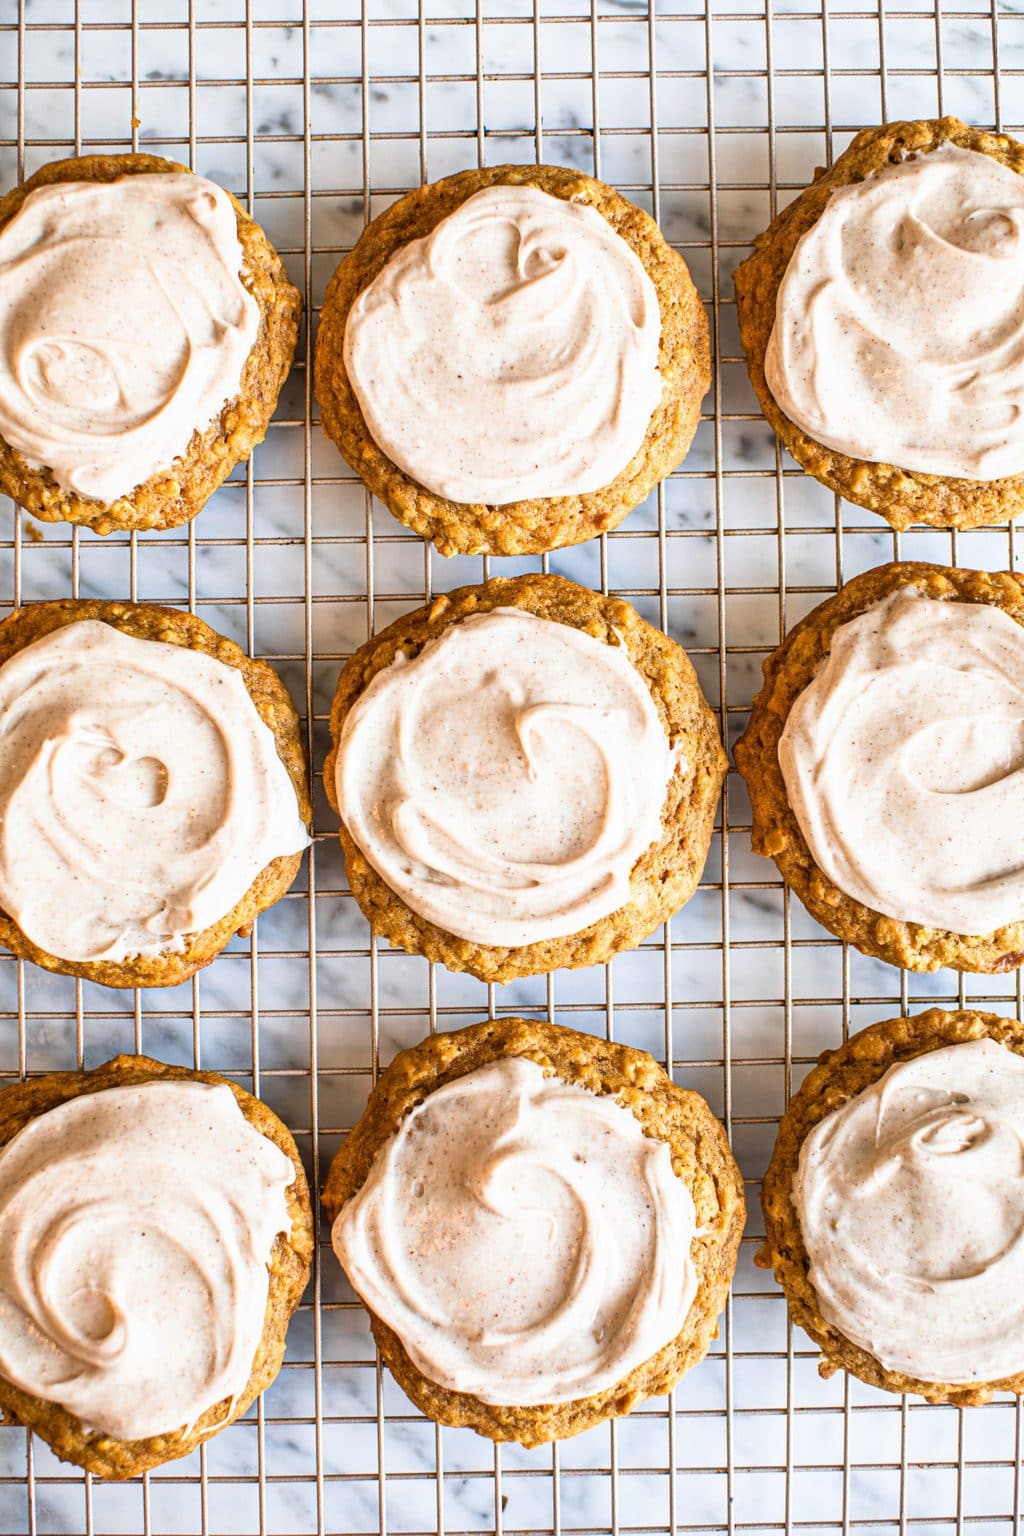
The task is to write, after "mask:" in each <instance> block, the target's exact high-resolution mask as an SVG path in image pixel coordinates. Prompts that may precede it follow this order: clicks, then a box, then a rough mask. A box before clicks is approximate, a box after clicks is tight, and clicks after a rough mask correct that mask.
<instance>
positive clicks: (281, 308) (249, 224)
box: [0, 154, 302, 534]
mask: <svg viewBox="0 0 1024 1536" xmlns="http://www.w3.org/2000/svg"><path fill="white" fill-rule="evenodd" d="M187 174H188V171H187V167H185V166H181V165H178V164H176V163H175V162H174V161H172V160H164V159H160V158H159V157H157V156H155V155H145V154H131V155H83V156H81V157H79V158H78V159H69V160H56V161H53V162H52V163H51V164H49V165H44V166H43V167H42V168H41V169H40V170H38V171H37V172H36V173H35V175H33V176H31V177H30V178H29V180H28V181H27V182H25V184H24V185H23V186H21V187H17V188H16V189H15V190H14V191H12V192H8V193H7V195H6V197H4V198H2V199H0V233H2V231H3V230H4V228H5V227H6V226H7V225H8V224H9V223H10V221H11V220H12V219H13V218H14V217H15V215H16V214H17V213H18V212H19V211H20V210H21V208H22V206H23V204H24V203H25V199H26V198H27V197H28V196H29V194H30V193H33V192H36V191H37V190H39V189H41V188H54V187H56V186H58V185H60V184H62V183H112V182H117V181H119V180H121V179H122V178H131V177H134V176H154V175H170V176H174V175H187ZM199 185H200V186H202V185H204V184H203V183H202V182H201V181H200V182H199ZM225 196H226V197H228V198H229V199H230V205H231V208H232V209H233V210H234V215H235V219H236V221H237V238H238V243H239V244H240V245H241V249H242V253H243V257H244V266H243V268H242V271H241V274H240V276H241V282H242V286H243V287H244V289H245V290H246V291H247V293H248V294H249V295H250V296H251V299H252V300H253V301H254V302H255V305H256V307H257V309H258V316H257V321H258V329H257V330H256V333H255V341H254V343H253V344H252V347H251V350H250V351H249V354H248V357H247V359H246V360H245V361H244V366H243V368H242V374H241V379H240V381H239V383H238V387H237V389H235V390H234V395H233V398H230V399H228V401H227V403H226V404H224V405H223V407H222V408H221V409H219V410H218V412H217V414H216V417H215V419H213V420H210V421H209V422H208V424H207V423H205V422H204V423H201V424H199V425H198V426H194V427H193V428H192V429H191V433H190V435H187V436H186V440H185V441H184V442H182V443H181V444H180V446H179V447H178V448H177V450H176V453H175V457H174V459H173V462H172V463H169V464H166V465H163V466H161V467H159V468H157V469H156V470H155V471H149V472H147V473H146V478H145V479H144V480H143V481H142V483H139V484H136V485H135V487H134V488H133V489H131V490H129V491H127V492H123V493H118V494H116V495H115V496H113V497H112V498H110V499H103V498H98V497H97V496H95V495H92V494H83V493H82V492H80V491H79V490H76V489H74V488H73V487H72V486H71V485H69V484H58V482H57V479H56V478H55V477H54V474H53V472H52V469H51V468H50V467H47V466H46V465H43V466H42V467H39V465H38V463H37V462H33V463H30V462H28V460H27V459H26V457H24V456H23V454H22V453H20V452H18V451H17V450H16V449H15V448H14V447H12V446H11V444H10V443H8V442H6V441H5V440H4V439H3V438H2V437H0V491H2V492H4V493H5V494H6V495H8V496H10V497H12V498H13V499H14V501H16V502H17V503H18V504H19V506H21V507H24V509H25V510H26V511H27V512H29V513H31V515H32V516H33V517H36V518H39V519H40V520H41V521H43V522H70V523H79V524H81V525H82V526H83V527H87V528H91V529H92V530H93V532H94V533H99V534H107V533H113V532H115V531H118V530H126V531H135V530H143V529H164V528H176V527H178V526H180V525H181V524H182V523H187V522H189V521H190V519H191V518H193V517H195V515H196V513H197V512H198V511H199V510H200V509H201V508H202V506H203V505H204V503H205V502H206V501H208V500H209V498H210V496H211V495H212V494H213V492H214V491H215V490H216V489H217V487H218V486H219V485H220V484H221V482H222V481H223V480H225V479H226V478H227V476H228V475H229V474H230V473H231V471H232V470H233V469H234V467H235V465H236V464H240V463H242V462H243V461H244V460H245V459H247V458H248V457H249V455H250V453H251V452H252V449H253V448H254V446H255V445H256V444H257V443H259V442H262V440H263V438H264V436H265V435H266V431H267V426H268V423H269V421H270V418H271V416H272V415H273V413H274V409H275V407H276V405H277V399H278V395H279V394H280V391H281V387H282V385H283V383H284V381H285V379H286V377H287V375H288V372H289V370H290V368H291V364H292V357H293V355H294V352H295V343H296V339H297V336H298V325H299V317H300V315H301V311H302V300H301V297H300V295H299V293H298V291H297V290H296V289H295V287H294V286H293V285H292V283H291V282H290V281H289V279H288V276H287V273H286V272H285V269H284V266H283V264H282V262H281V258H280V257H279V256H278V254H277V252H276V251H275V250H274V248H273V246H272V245H271V244H270V242H269V240H268V239H267V237H266V235H265V234H264V233H263V230H262V229H261V228H260V226H259V225H258V224H257V223H256V222H255V221H254V220H253V219H252V218H250V216H249V215H248V214H247V213H246V212H245V210H244V209H243V208H242V206H241V204H240V203H239V202H238V201H237V200H236V199H235V198H233V197H231V195H230V193H225ZM93 247H94V249H93V250H91V251H90V252H89V259H88V260H87V261H86V262H85V264H84V272H83V275H82V278H81V280H82V281H84V282H88V281H91V280H93V279H92V277H91V276H90V274H91V273H92V272H93V271H94V268H93V267H91V266H90V265H89V262H90V261H98V259H99V258H98V256H97V255H96V254H95V242H93ZM95 270H96V271H98V270H99V269H98V268H96V269H95ZM140 281H141V279H140ZM131 284H132V278H131V276H130V275H129V277H128V278H126V280H125V287H126V289H127V290H128V291H126V292H124V293H122V294H121V295H120V297H119V299H118V300H117V301H116V302H117V303H119V304H120V305H121V306H123V305H125V304H128V303H130V301H131ZM161 292H163V290H161ZM26 302H28V301H26ZM222 318H223V317H222ZM73 340H74V338H73V337H72V341H73ZM58 341H60V338H58ZM44 344H45V343H44V342H41V343H40V345H44ZM60 344H61V345H63V342H61V343H60ZM37 351H38V347H37ZM48 358H49V354H47V356H46V357H44V358H43V365H44V366H47V367H49V366H50V363H49V361H48ZM58 361H59V363H60V364H61V366H65V367H67V368H69V369H71V368H73V367H86V368H94V367H95V364H94V363H88V362H87V363H82V362H81V361H80V360H78V361H75V360H74V359H73V360H72V361H71V362H67V361H66V359H64V358H63V357H61V358H59V359H58ZM140 377H141V378H142V379H143V380H144V379H145V378H146V370H145V368H142V369H141V370H140ZM108 383H109V380H106V379H98V380H95V381H94V382H93V384H92V385H91V387H90V389H89V390H88V391H87V397H88V396H89V395H91V396H92V397H93V398H95V399H97V400H98V401H100V402H101V403H102V397H103V391H104V389H105V388H106V386H107V384H108ZM51 387H53V388H56V385H54V386H51ZM131 404H132V407H133V408H135V407H136V406H137V407H138V412H139V415H140V419H141V418H143V417H146V416H147V414H148V415H149V416H151V417H156V416H158V415H159V413H160V410H161V408H162V406H161V401H160V400H159V399H157V398H156V397H154V399H153V401H148V400H147V401H145V402H131ZM97 410H99V405H98V406H97ZM109 430H110V433H111V435H112V436H113V438H114V439H115V440H116V439H117V437H118V433H117V432H116V431H113V429H112V428H111V429H109ZM185 430H186V433H188V432H189V429H188V428H187V427H186V429H185ZM89 435H90V429H89V427H88V426H83V427H82V429H81V437H82V453H83V455H84V454H87V451H88V450H87V444H88V441H89Z"/></svg>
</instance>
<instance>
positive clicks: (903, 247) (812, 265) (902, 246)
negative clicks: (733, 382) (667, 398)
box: [765, 145, 1024, 480]
mask: <svg viewBox="0 0 1024 1536" xmlns="http://www.w3.org/2000/svg"><path fill="white" fill-rule="evenodd" d="M765 378H766V379H767V382H768V388H769V389H770V390H771V392H772V394H773V395H774V396H775V399H776V400H777V401H778V403H779V405H780V406H781V408H782V410H783V411H784V412H785V413H786V415H787V416H788V417H789V418H790V420H791V421H794V422H796V424H797V425H798V426H799V427H802V428H803V430H804V431H805V432H807V433H808V434H809V435H810V436H811V437H813V438H815V439H816V440H817V441H818V442H820V443H824V444H825V445H826V446H827V447H829V448H837V449H839V451H840V452H842V453H846V454H849V455H850V456H851V457H852V458H855V459H866V460H869V461H871V462H876V463H877V462H884V463H888V464H896V465H899V466H900V467H901V468H903V469H911V470H920V471H924V472H925V473H928V474H933V475H952V476H960V477H962V478H965V479H969V480H995V479H997V478H998V477H999V476H1001V475H1016V474H1020V473H1021V471H1022V470H1024V177H1021V176H1018V175H1017V174H1016V173H1015V172H1014V171H1011V170H1009V169H1008V168H1007V167H1006V166H1004V165H1000V164H999V162H998V161H996V160H993V159H992V157H991V156H990V155H983V154H978V153H977V152H975V151H974V150H969V149H960V148H958V147H957V146H955V145H943V146H942V147H940V148H939V149H936V150H933V151H932V152H931V153H930V154H927V155H920V156H914V157H913V158H911V159H907V160H904V161H903V162H902V163H901V164H899V165H893V166H887V167H886V169H885V170H883V171H878V172H876V173H875V174H874V175H871V176H868V177H866V178H865V180H864V181H859V182H855V183H853V184H852V185H851V186H847V187H841V188H839V189H838V190H837V191H835V192H833V193H832V195H831V196H830V198H829V200H828V202H827V204H826V205H825V209H824V211H823V213H822V214H821V217H820V218H819V219H818V221H817V223H816V224H814V225H813V227H812V228H811V229H809V230H808V232H807V233H806V234H805V235H804V236H803V238H802V239H801V240H800V242H799V244H798V245H797V247H796V249H795V251H794V252H793V255H792V258H791V259H790V263H789V266H788V268H787V269H786V274H785V277H784V278H783V281H782V283H781V285H780V287H779V291H778V299H777V303H776V312H775V327H774V329H773V331H772V334H771V339H770V340H769V343H768V350H767V353H766V356H765Z"/></svg>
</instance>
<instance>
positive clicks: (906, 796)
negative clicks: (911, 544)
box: [735, 562, 1024, 971]
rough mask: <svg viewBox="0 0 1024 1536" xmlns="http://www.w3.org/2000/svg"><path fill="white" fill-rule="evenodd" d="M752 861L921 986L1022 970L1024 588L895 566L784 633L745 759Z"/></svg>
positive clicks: (868, 576)
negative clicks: (940, 972) (923, 978)
mask: <svg viewBox="0 0 1024 1536" xmlns="http://www.w3.org/2000/svg"><path fill="white" fill-rule="evenodd" d="M735 759H736V766H737V768H738V769H739V771H740V773H741V774H742V775H743V778H744V779H745V780H746V784H747V789H748V791H749V794H750V802H751V807H752V811H753V829H752V842H753V847H754V851H755V853H760V854H764V855H766V856H768V857H770V858H773V859H774V860H775V862H776V864H777V865H778V867H779V871H780V873H781V874H782V877H783V879H784V880H785V881H786V883H787V885H789V886H791V887H792V889H793V891H794V892H795V893H796V895H797V896H799V897H800V900H801V901H802V902H803V903H804V905H805V907H807V909H808V911H809V912H810V913H811V915H812V916H813V917H815V918H816V919H817V920H818V922H819V923H821V924H823V925H824V927H826V928H828V929H829V931H830V932H832V933H834V934H836V935H837V936H838V937H839V938H840V939H844V940H848V941H849V942H850V943H851V944H854V945H856V947H857V948H858V949H859V950H861V951H863V953H864V954H868V955H874V956H877V958H878V959H880V960H886V961H888V962H889V963H890V964H891V965H899V966H906V967H907V968H908V969H910V970H914V971H934V970H937V969H938V968H939V967H940V966H952V967H954V968H955V969H956V970H961V971H1009V970H1014V969H1016V968H1017V967H1018V966H1020V965H1021V964H1022V963H1024V832H1022V831H1021V830H1020V817H1019V814H1018V808H1019V804H1020V794H1021V783H1022V780H1024V579H1022V578H1021V577H1020V576H1017V575H1015V574H1013V573H1011V572H995V573H991V572H987V571H968V570H957V569H950V568H948V567H946V566H938V565H924V564H917V563H913V562H897V563H895V564H892V565H885V566H880V567H878V568H877V569H875V570H871V571H867V572H866V573H865V574H864V575H862V576H857V577H855V578H854V580H853V581H850V582H848V583H847V584H846V586H845V587H843V589H842V591H841V592H839V593H838V594H837V595H836V596H835V597H832V598H829V599H828V600H827V601H826V602H824V603H822V604H821V605H820V607H818V608H815V609H814V611H813V612H812V613H810V614H808V615H807V617H806V618H805V619H803V620H802V621H801V623H799V624H797V625H796V627H795V628H794V629H793V630H791V631H790V633H789V634H788V635H787V636H786V638H785V640H784V641H783V643H782V645H780V646H779V648H778V650H776V651H775V652H774V653H773V654H772V655H771V656H769V657H768V659H767V661H766V662H765V664H764V686H763V687H762V689H761V692H760V693H759V694H758V695H757V697H756V699H755V700H754V703H753V708H752V710H751V715H750V723H749V725H748V726H747V730H746V732H745V733H744V735H743V736H742V737H741V739H740V740H739V741H738V742H737V743H736V750H735Z"/></svg>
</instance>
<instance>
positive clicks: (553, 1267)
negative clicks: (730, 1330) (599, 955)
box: [332, 1056, 697, 1407]
mask: <svg viewBox="0 0 1024 1536" xmlns="http://www.w3.org/2000/svg"><path fill="white" fill-rule="evenodd" d="M695 1230H696V1216H695V1212H694V1205H693V1198H692V1196H691V1194H690V1191H689V1190H688V1189H687V1187H686V1185H685V1184H684V1183H683V1182H682V1180H681V1179H679V1178H677V1177H676V1175H675V1173H674V1172H673V1169H672V1154H671V1150H670V1148H669V1147H668V1144H667V1143H666V1142H662V1141H655V1140H654V1139H653V1138H651V1137H648V1136H645V1135H644V1133H643V1130H642V1128H641V1126H640V1122H639V1121H638V1120H637V1119H636V1118H635V1117H634V1116H633V1115H632V1114H631V1113H630V1112H629V1110H628V1109H623V1107H622V1106H621V1105H620V1104H617V1103H616V1102H615V1100H614V1099H613V1098H611V1097H608V1096H599V1095H597V1094H592V1093H589V1092H587V1090H586V1089H583V1088H577V1087H574V1086H571V1085H570V1084H568V1083H565V1082H562V1081H561V1079H560V1078H557V1077H546V1076H545V1075H544V1071H543V1069H542V1068H541V1067H539V1066H538V1065H537V1063H536V1062H534V1061H529V1060H526V1059H525V1058H522V1057H517V1056H513V1057H506V1058H504V1059H503V1060H501V1061H497V1062H493V1063H491V1064H490V1065H489V1066H486V1067H480V1068H478V1069H477V1070H476V1071H473V1072H469V1073H467V1074H466V1075H465V1076H464V1077H460V1078H457V1079H456V1080H455V1081H454V1082H450V1083H447V1084H445V1085H444V1086H443V1087H441V1088H437V1089H435V1090H434V1092H433V1093H431V1094H429V1095H428V1096H427V1098H426V1099H424V1101H423V1102H422V1103H421V1104H418V1105H417V1106H416V1108H415V1109H413V1110H412V1111H411V1112H410V1113H409V1114H408V1115H407V1116H406V1118H405V1120H404V1121H403V1122H402V1124H401V1126H400V1127H399V1129H398V1131H397V1133H396V1134H395V1135H394V1136H392V1137H391V1138H390V1139H389V1140H388V1141H387V1142H386V1143H385V1144H384V1146H383V1147H382V1148H381V1149H380V1151H379V1152H378V1154H377V1157H376V1159H375V1161H374V1163H373V1166H372V1168H371V1170H370V1173H369V1176H368V1177H367V1180H366V1183H365V1184H364V1185H363V1187H362V1189H361V1190H360V1191H359V1193H358V1194H357V1195H355V1196H354V1197H353V1198H352V1199H351V1200H350V1201H349V1202H348V1203H347V1204H346V1205H344V1206H343V1207H342V1209H341V1211H340V1212H339V1214H338V1216H337V1218H336V1219H335V1223H334V1229H333V1233H332V1242H333V1245H334V1251H335V1253H336V1254H337V1255H338V1258H339V1260H340V1261H341V1263H342V1265H343V1266H344V1268H345V1271H346V1273H347V1275H348V1277H349V1279H350V1280H351V1282H352V1284H353V1286H354V1287H355V1289H356V1290H357V1291H358V1293H359V1295H360V1296H361V1297H362V1299H363V1301H364V1302H365V1303H366V1305H367V1306H368V1307H369V1308H370V1309H371V1311H373V1312H374V1313H376V1314H377V1315H378V1316H379V1317H381V1318H383V1319H384V1321H385V1322H386V1323H387V1324H388V1326H389V1327H391V1328H393V1329H394V1330H395V1332H396V1333H397V1334H398V1336H399V1337H400V1339H401V1341H402V1343H403V1345H404V1347H405V1349H406V1351H407V1352H408V1354H409V1356H410V1358H411V1359H412V1360H413V1362H414V1364H415V1365H416V1366H417V1367H418V1368H419V1370H420V1371H422V1372H423V1374H424V1375H425V1376H426V1377H427V1378H428V1379H429V1380H430V1381H434V1382H437V1383H438V1384H439V1385H440V1386H443V1387H447V1388H448V1389H449V1390H451V1391H455V1392H471V1393H472V1394H473V1395H474V1396H475V1397H478V1398H480V1399H481V1400H482V1401H483V1402H485V1403H498V1404H506V1405H512V1406H523V1407H527V1406H530V1405H532V1404H535V1403H564V1402H570V1401H571V1400H572V1399H573V1398H579V1397H586V1396H589V1395H590V1394H591V1393H595V1392H601V1391H603V1390H604V1389H605V1388H607V1387H611V1386H614V1385H615V1384H616V1383H617V1382H620V1381H622V1380H623V1378H624V1377H626V1376H627V1375H628V1374H629V1372H630V1371H632V1370H633V1369H634V1368H635V1367H636V1366H638V1365H640V1364H641V1363H642V1362H643V1361H644V1360H647V1359H649V1358H650V1356H651V1355H653V1354H656V1353H657V1351H658V1350H659V1349H661V1347H662V1346H663V1345H664V1344H667V1343H668V1342H669V1340H670V1339H673V1338H675V1336H676V1334H677V1333H679V1331H680V1330H681V1328H682V1327H683V1325H684V1323H685V1322H686V1317H687V1314H688V1312H689V1310H690V1305H691V1303H692V1301H693V1298H694V1296H695V1295H696V1291H697V1275H696V1270H695V1268H694V1265H693V1262H692V1260H691V1257H690V1244H691V1242H692V1240H693V1238H694V1236H695Z"/></svg>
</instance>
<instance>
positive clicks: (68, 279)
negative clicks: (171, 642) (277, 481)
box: [0, 154, 302, 534]
mask: <svg viewBox="0 0 1024 1536" xmlns="http://www.w3.org/2000/svg"><path fill="white" fill-rule="evenodd" d="M301 311H302V300H301V298H300V296H299V293H298V292H297V290H296V289H295V288H294V287H293V285H292V284H291V282H290V281H289V279H288V275H287V273H286V272H285V269H284V266H283V264H282V262H281V258H280V257H279V256H278V254H277V252H276V251H275V250H274V248H273V246H272V245H271V244H270V242H269V240H268V239H267V237H266V235H265V234H264V233H263V231H262V229H261V228H260V226H259V225H258V224H257V223H255V221H254V220H253V219H251V218H250V217H249V215H248V214H247V213H246V212H245V210H244V208H243V207H242V206H241V204H240V203H239V202H237V200H236V199H235V198H234V197H232V196H231V194H230V192H226V191H225V190H224V189H223V188H222V187H219V186H217V185H216V184H215V183H214V182H211V181H207V180H206V179H205V178H204V177H201V176H194V175H193V174H192V173H191V172H190V171H188V170H187V169H186V168H185V167H184V166H181V165H177V164H176V163H175V162H174V161H173V160H162V159H159V158H157V157H156V156H155V155H138V154H132V155H84V156H81V157H80V158H78V159H72V160H57V161H54V162H53V163H52V164H50V165H44V166H43V167H42V169H41V170H39V171H37V172H36V174H35V175H34V176H32V177H30V178H29V180H28V181H27V182H26V183H25V184H24V186H21V187H18V188H16V189H15V190H14V191H13V192H9V193H8V194H7V196H6V197H4V198H2V199H0V491H2V492H4V493H6V494H7V495H8V496H12V497H13V498H14V500H15V501H16V502H18V504H19V505H20V506H22V507H24V508H25V510H26V511H28V512H30V513H31V514H32V515H33V517H38V518H41V519H42V520H43V521H44V522H51V523H53V522H70V523H81V524H83V525H84V526H86V527H88V528H91V529H92V530H93V532H94V533H100V534H106V533H113V532H115V531H116V530H118V529H127V530H134V529H160V528H175V527H177V526H178V525H179V524H181V523H186V522H188V521H189V520H190V518H193V517H194V516H195V515H196V513H197V512H198V511H199V510H200V508H201V507H202V506H203V504H204V503H205V502H206V501H207V500H208V499H209V497H210V496H211V495H212V494H213V492H214V491H215V490H216V488H217V487H218V486H219V485H220V483H221V482H222V481H223V480H225V479H226V478H227V476H228V475H229V474H230V473H231V471H232V469H234V467H235V465H236V464H239V463H241V462H242V461H243V460H244V459H247V458H248V457H249V454H250V453H251V452H252V449H253V447H254V446H255V445H256V444H257V443H259V442H262V440H263V438H264V436H265V434H266V430H267V425H268V423H269V421H270V418H271V416H272V415H273V413H274V409H275V407H276V405H277V397H278V395H279V393H280V391H281V386H282V384H283V383H284V381H285V379H286V377H287V375H288V371H289V369H290V368H291V363H292V357H293V354H294V352H295V342H296V337H297V335H298V325H299V316H300V314H301Z"/></svg>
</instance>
